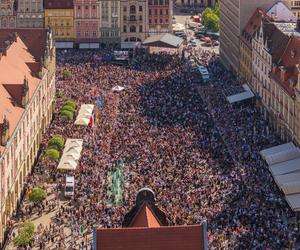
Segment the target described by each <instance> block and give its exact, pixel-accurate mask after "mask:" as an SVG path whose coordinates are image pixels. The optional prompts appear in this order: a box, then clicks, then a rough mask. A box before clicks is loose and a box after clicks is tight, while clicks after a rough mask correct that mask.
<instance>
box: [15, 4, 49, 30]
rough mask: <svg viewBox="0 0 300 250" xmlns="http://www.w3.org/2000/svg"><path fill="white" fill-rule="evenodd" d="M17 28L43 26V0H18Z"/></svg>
mask: <svg viewBox="0 0 300 250" xmlns="http://www.w3.org/2000/svg"><path fill="white" fill-rule="evenodd" d="M17 27H18V28H43V27H44V7H43V0H30V1H28V0H18V8H17Z"/></svg>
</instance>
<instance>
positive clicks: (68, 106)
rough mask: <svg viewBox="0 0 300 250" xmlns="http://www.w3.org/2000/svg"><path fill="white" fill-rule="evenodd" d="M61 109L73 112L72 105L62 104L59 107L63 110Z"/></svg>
mask: <svg viewBox="0 0 300 250" xmlns="http://www.w3.org/2000/svg"><path fill="white" fill-rule="evenodd" d="M63 110H67V111H70V112H72V113H73V112H75V109H74V107H73V106H71V105H68V104H67V105H64V106H63V107H62V108H61V111H63Z"/></svg>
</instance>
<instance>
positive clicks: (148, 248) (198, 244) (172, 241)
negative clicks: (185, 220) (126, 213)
mask: <svg viewBox="0 0 300 250" xmlns="http://www.w3.org/2000/svg"><path fill="white" fill-rule="evenodd" d="M204 231H205V230H204V227H203V225H192V226H176V227H158V228H142V227H140V228H113V229H108V228H106V229H103V228H102V229H97V239H96V241H97V249H99V250H141V249H142V250H174V249H176V250H204V249H206V247H205V242H206V239H205V237H206V236H205V233H204Z"/></svg>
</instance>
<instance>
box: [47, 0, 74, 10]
mask: <svg viewBox="0 0 300 250" xmlns="http://www.w3.org/2000/svg"><path fill="white" fill-rule="evenodd" d="M73 6H74V4H73V0H44V9H73Z"/></svg>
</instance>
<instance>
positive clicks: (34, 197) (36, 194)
mask: <svg viewBox="0 0 300 250" xmlns="http://www.w3.org/2000/svg"><path fill="white" fill-rule="evenodd" d="M46 196H47V193H46V191H45V190H44V189H42V188H39V187H36V188H34V189H32V191H31V192H30V193H29V200H30V201H32V202H40V201H42V200H44V199H45V198H46Z"/></svg>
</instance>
